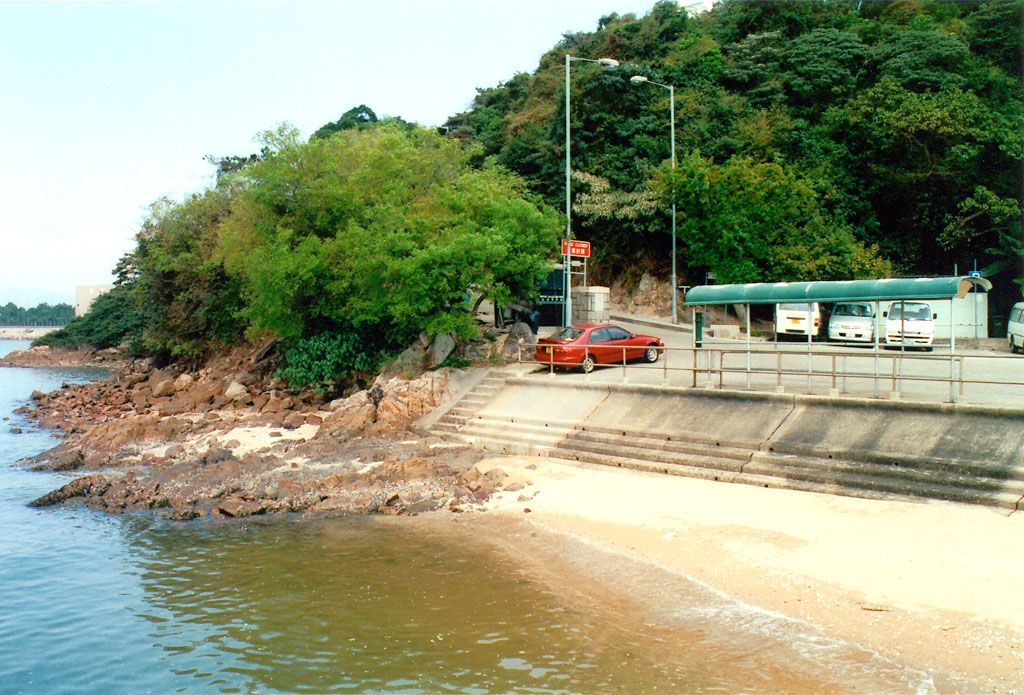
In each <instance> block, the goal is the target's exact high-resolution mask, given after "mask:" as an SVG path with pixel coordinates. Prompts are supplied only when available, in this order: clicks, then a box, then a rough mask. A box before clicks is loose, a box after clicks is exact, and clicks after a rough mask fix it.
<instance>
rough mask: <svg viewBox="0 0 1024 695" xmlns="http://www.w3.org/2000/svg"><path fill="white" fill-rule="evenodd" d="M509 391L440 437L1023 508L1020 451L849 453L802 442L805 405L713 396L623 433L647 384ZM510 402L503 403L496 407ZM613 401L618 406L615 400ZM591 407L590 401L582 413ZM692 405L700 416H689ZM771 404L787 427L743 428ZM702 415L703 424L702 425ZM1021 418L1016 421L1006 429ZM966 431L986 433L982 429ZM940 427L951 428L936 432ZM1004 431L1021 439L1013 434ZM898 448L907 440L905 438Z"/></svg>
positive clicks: (444, 427) (620, 462)
mask: <svg viewBox="0 0 1024 695" xmlns="http://www.w3.org/2000/svg"><path fill="white" fill-rule="evenodd" d="M505 383H506V381H505V378H504V376H503V375H494V376H491V377H487V378H485V379H484V380H483V381H481V382H480V383H479V384H478V385H477V386H476V387H475V388H473V389H472V390H471V391H470V392H469V393H467V394H466V395H465V397H464V398H462V399H460V400H459V401H458V402H457V403H456V404H455V405H454V407H452V408H451V410H450V411H449V412H448V413H447V414H446V415H445V416H444V417H443V418H441V419H440V420H439V421H438V422H437V423H436V424H435V425H434V426H433V427H432V429H431V432H432V433H433V434H435V435H437V436H440V437H443V438H445V439H449V440H452V441H459V442H462V443H467V444H471V445H473V446H477V447H480V448H482V449H486V450H488V451H493V452H496V453H504V454H518V455H539V456H549V457H552V458H560V459H564V460H569V461H579V462H583V463H589V464H597V465H607V466H612V467H616V468H628V469H632V470H639V471H647V472H652V473H661V474H669V475H681V476H687V477H694V478H702V479H706V480H715V481H723V482H737V483H744V484H749V485H757V486H760V487H769V488H785V489H795V490H805V491H811V492H820V493H828V494H838V495H844V496H849V497H868V498H876V499H935V500H949V501H955V502H962V503H968V504H978V505H985V506H992V507H998V508H1002V509H1009V510H1015V509H1018V508H1020V509H1024V503H1022V499H1024V466H1021V465H1020V463H1019V461H1020V458H1019V457H1020V455H1021V454H1019V453H1013V452H1014V451H1016V450H1015V449H1014V446H1015V445H1012V446H1007V447H1003V449H999V448H998V447H997V448H994V449H992V451H993V452H996V453H997V454H999V455H992V456H990V455H988V454H987V453H983V451H982V449H981V448H980V445H979V446H978V447H974V448H971V447H968V448H965V449H963V450H962V453H960V451H959V450H958V452H957V453H956V454H954V455H952V456H947V454H946V452H945V451H938V450H934V451H933V450H931V449H929V448H927V447H925V446H923V445H922V446H921V447H920V448H918V449H916V450H915V449H914V448H913V447H910V446H907V447H904V449H905V450H903V451H895V450H893V447H892V446H891V445H886V446H881V445H879V446H875V447H863V446H862V447H859V448H858V447H844V446H842V445H841V444H840V445H836V444H835V443H829V442H828V441H825V440H824V438H823V437H822V441H814V437H804V440H803V441H801V439H800V437H802V436H803V435H804V433H806V431H811V432H814V433H819V432H821V431H823V430H821V429H817V424H816V423H817V421H814V423H815V426H814V427H810V428H809V429H808V427H807V426H806V425H802V424H801V423H806V422H807V420H806V417H807V415H806V408H794V406H793V404H792V402H790V403H781V402H780V404H775V405H772V402H768V401H766V402H765V403H764V404H761V403H760V402H758V404H757V405H756V409H755V410H750V409H748V410H739V409H738V408H740V407H741V405H742V403H741V404H734V403H733V402H732V401H728V402H726V401H723V400H722V397H719V400H718V401H717V402H712V401H707V402H704V401H703V400H702V401H700V403H699V404H698V405H696V406H692V405H691V406H687V405H686V403H685V402H684V401H685V399H686V398H690V399H691V400H693V399H694V398H700V399H703V398H707V396H704V395H703V394H699V395H688V394H678V393H675V392H672V393H666V394H662V395H663V396H664V398H666V399H671V400H670V401H668V402H666V403H664V404H663V407H662V410H659V411H657V412H659V413H664V414H663V415H662V414H659V415H656V416H654V417H650V418H648V419H647V420H646V421H644V422H639V421H638V418H636V417H633V419H632V421H633V422H636V424H635V425H633V426H632V428H631V427H629V426H627V427H621V428H620V427H617V426H616V424H617V421H618V420H620V419H621V420H622V421H623V424H626V423H628V422H630V417H629V415H630V414H633V415H635V414H636V413H637V412H640V411H638V410H637V409H638V408H643V407H644V406H646V405H648V404H649V403H655V405H656V404H657V403H656V399H657V398H658V397H659V392H657V390H653V391H652V393H651V394H648V393H647V390H644V391H643V393H639V395H638V389H637V388H627V387H609V389H608V391H607V392H606V393H607V394H608V395H607V397H605V396H603V395H602V396H601V398H597V397H592V396H593V392H592V391H593V390H591V392H589V395H588V392H578V393H576V392H572V391H568V390H566V389H565V388H564V387H562V389H561V390H558V388H557V387H552V388H548V387H544V389H543V390H541V391H536V388H537V387H536V386H532V385H529V388H532V389H534V390H531V391H525V392H524V391H523V390H522V389H523V388H525V387H523V386H522V385H520V384H517V380H515V379H513V380H512V381H509V382H508V387H507V388H508V391H507V392H504V393H503V388H505ZM517 388H519V389H520V391H519V392H518V393H517V392H516V389H517ZM499 394H500V395H501V397H500V398H498V399H497V400H496V397H497V396H499ZM588 398H589V399H590V400H587V399H588ZM613 398H617V399H618V400H615V401H613V400H612V399H613ZM566 399H570V400H566ZM629 399H632V400H629ZM638 399H640V400H638ZM581 403H585V404H590V405H586V407H582V406H580V404H581ZM716 403H717V404H718V405H720V406H722V409H721V410H715V411H713V415H712V416H708V415H707V413H708V412H709V408H712V407H717V406H716ZM574 404H575V405H576V406H580V407H576V408H575V411H573V410H572V406H573V405H574ZM723 404H724V405H723ZM872 405H874V404H872ZM687 407H689V408H690V409H689V410H681V409H683V408H687ZM772 407H774V408H776V411H777V412H778V413H779V415H778V417H777V419H774V420H772V419H771V418H765V419H764V421H763V422H762V423H759V424H758V423H755V424H757V427H748V428H746V429H744V428H743V426H742V425H743V423H749V422H752V421H756V420H757V415H758V413H759V412H761V410H767V409H769V408H772ZM844 407H846V408H847V409H850V408H854V407H855V406H844V405H843V404H839V405H836V406H834V407H833V408H834V409H833V410H828V411H823V415H822V416H821V417H823V418H825V419H826V420H828V421H835V420H836V418H838V417H840V416H841V415H842V412H843V410H842V409H843V408H844ZM856 408H861V409H855V410H852V411H851V413H852V414H851V413H847V415H848V417H849V418H851V419H852V420H854V421H860V420H861V419H863V418H864V417H867V416H868V414H870V413H875V414H876V415H877V414H878V411H877V410H864V409H863V408H862V407H861V406H856ZM757 409H761V410H757ZM902 410H908V411H911V412H910V414H909V415H908V416H904V417H910V416H913V417H921V416H920V415H919V413H918V412H917V410H914V409H911V408H910V407H909V406H900V407H899V408H897V409H895V410H894V411H893V413H891V414H890V413H888V412H885V413H883V414H882V415H879V417H880V418H881V419H882V420H886V421H888V420H889V419H891V418H893V417H900V416H901V412H902ZM680 413H683V415H680ZM620 414H621V417H620ZM702 414H703V417H704V420H703V421H700V422H697V418H699V417H702ZM960 414H961V413H960V411H956V412H955V413H954V415H956V416H958V417H959V415H960ZM975 415H976V414H975ZM973 416H974V415H972V417H973ZM730 417H731V418H732V419H731V420H729V419H728V418H730ZM929 417H933V418H935V420H934V421H935V422H940V420H939V418H947V419H946V420H941V422H947V421H950V422H952V421H951V420H949V418H951V417H953V415H950V414H949V413H945V412H937V413H935V414H934V415H930V416H929ZM986 417H987V415H986ZM999 417H1003V416H999ZM801 418H805V419H803V420H802V419H801ZM1004 419H1005V418H1004ZM929 422H931V421H929ZM941 422H940V424H941ZM995 422H996V425H994V427H995V429H996V431H997V432H1002V431H1004V424H1003V423H1004V420H999V419H997V420H996V421H995ZM1015 422H1016V421H1014V420H1012V419H1009V420H1005V423H1006V425H1007V426H1009V425H1011V424H1013V423H1015ZM718 423H724V424H721V425H718ZM972 423H973V421H972ZM945 426H946V425H943V427H945ZM949 426H950V427H952V425H949ZM959 426H961V427H967V428H968V429H969V430H970V431H972V432H973V431H975V430H974V429H972V428H974V425H973V424H970V425H969V426H968V425H959ZM801 427H803V429H801ZM919 427H920V423H919V422H917V421H914V424H913V425H912V428H911V429H914V430H915V431H916V428H919ZM787 428H789V432H788V433H787ZM844 431H845V430H844ZM936 431H939V432H942V431H944V430H940V429H938V425H936ZM951 431H952V430H951ZM1005 431H1007V432H1012V431H1014V428H1012V427H1010V428H1009V429H1005ZM947 439H948V437H947ZM896 441H903V440H902V439H901V438H897V439H896ZM932 441H935V440H934V439H933V440H932ZM1004 449H1005V450H1004ZM920 452H927V453H930V454H931V455H927V453H920ZM1000 452H1001V453H1000ZM951 453H952V452H951Z"/></svg>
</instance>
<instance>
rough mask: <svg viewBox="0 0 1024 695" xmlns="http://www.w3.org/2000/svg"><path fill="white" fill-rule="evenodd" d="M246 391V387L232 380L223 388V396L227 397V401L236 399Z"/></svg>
mask: <svg viewBox="0 0 1024 695" xmlns="http://www.w3.org/2000/svg"><path fill="white" fill-rule="evenodd" d="M248 393H249V391H248V389H246V388H245V387H244V386H242V385H241V384H240V383H238V382H237V381H232V382H231V383H230V384H228V387H227V388H226V389H225V390H224V397H225V398H227V399H228V400H229V401H237V400H238V399H239V398H242V397H243V396H245V395H247V394H248Z"/></svg>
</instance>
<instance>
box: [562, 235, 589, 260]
mask: <svg viewBox="0 0 1024 695" xmlns="http://www.w3.org/2000/svg"><path fill="white" fill-rule="evenodd" d="M562 255H563V256H583V257H584V258H590V242H589V241H576V240H575V239H574V240H572V241H566V240H565V239H562Z"/></svg>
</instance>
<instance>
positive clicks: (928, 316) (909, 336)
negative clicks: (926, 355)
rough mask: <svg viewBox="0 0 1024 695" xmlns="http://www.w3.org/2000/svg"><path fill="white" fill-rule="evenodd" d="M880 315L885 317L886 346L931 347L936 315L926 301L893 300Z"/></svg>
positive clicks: (925, 348) (933, 338)
mask: <svg viewBox="0 0 1024 695" xmlns="http://www.w3.org/2000/svg"><path fill="white" fill-rule="evenodd" d="M882 316H884V317H885V345H886V347H892V346H903V347H919V348H922V349H924V350H929V351H930V350H931V349H932V342H933V341H934V340H935V319H936V317H937V315H936V314H935V312H933V311H932V306H931V304H929V303H928V302H916V301H915V302H907V301H900V302H893V303H892V304H890V305H889V309H888V310H887V311H885V312H883V313H882Z"/></svg>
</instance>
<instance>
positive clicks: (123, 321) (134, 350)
mask: <svg viewBox="0 0 1024 695" xmlns="http://www.w3.org/2000/svg"><path fill="white" fill-rule="evenodd" d="M142 328H143V318H142V315H141V314H140V313H139V310H138V307H137V305H136V302H135V297H134V294H133V293H132V288H131V287H130V286H128V285H117V286H115V287H114V289H112V290H110V291H109V292H107V293H106V294H102V295H100V296H99V297H97V298H96V301H94V302H93V304H92V309H91V310H90V311H89V313H87V314H86V315H85V316H79V317H76V318H74V319H72V320H71V323H69V324H68V325H66V326H65V327H64V328H62V329H60V330H59V331H54V332H53V333H48V334H46V335H44V336H43V337H42V338H39V339H37V340H36V341H35V342H34V343H32V344H33V345H49V346H51V347H67V348H77V347H82V346H85V345H88V346H91V347H94V348H97V349H100V350H103V349H106V348H111V347H120V346H122V345H124V349H125V351H126V352H127V353H128V354H138V353H140V352H141V351H142Z"/></svg>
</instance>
